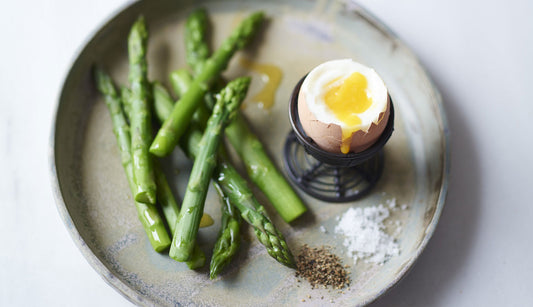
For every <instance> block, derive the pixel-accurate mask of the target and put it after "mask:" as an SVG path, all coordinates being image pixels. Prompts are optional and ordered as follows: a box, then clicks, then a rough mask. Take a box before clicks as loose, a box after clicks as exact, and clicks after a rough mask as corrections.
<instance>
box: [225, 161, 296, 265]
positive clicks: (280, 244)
mask: <svg viewBox="0 0 533 307" xmlns="http://www.w3.org/2000/svg"><path fill="white" fill-rule="evenodd" d="M217 172H218V173H220V174H224V176H223V177H222V176H219V178H218V182H219V183H220V186H221V187H222V191H223V192H224V194H225V195H227V196H228V198H229V200H230V201H231V203H232V204H234V205H235V207H237V209H238V210H239V211H240V212H241V216H242V218H243V219H244V220H245V221H246V222H248V223H249V224H250V225H252V227H253V229H254V232H255V235H256V236H257V238H258V239H259V242H261V243H262V244H263V245H264V246H265V247H266V249H267V252H268V254H269V255H270V256H272V257H273V258H274V259H276V260H277V261H278V262H280V263H282V264H284V265H286V266H288V267H290V268H295V267H296V265H295V262H294V258H293V256H292V253H291V251H290V249H289V247H288V246H287V242H285V239H284V237H283V234H281V232H279V231H278V230H277V229H276V227H275V226H274V224H273V223H272V222H271V221H270V219H269V218H268V215H267V213H266V211H265V208H264V207H263V206H261V204H259V202H258V201H257V199H256V198H255V197H254V196H253V194H252V191H251V190H250V189H248V188H247V184H246V181H245V180H244V179H243V178H242V177H241V176H239V174H238V173H237V170H235V168H234V167H233V166H231V165H230V164H229V163H219V164H218V169H217Z"/></svg>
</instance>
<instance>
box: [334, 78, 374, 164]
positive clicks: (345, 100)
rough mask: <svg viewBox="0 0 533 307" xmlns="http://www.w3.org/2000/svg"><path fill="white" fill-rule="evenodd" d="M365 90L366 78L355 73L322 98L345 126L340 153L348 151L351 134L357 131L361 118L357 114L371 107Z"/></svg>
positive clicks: (370, 101)
mask: <svg viewBox="0 0 533 307" xmlns="http://www.w3.org/2000/svg"><path fill="white" fill-rule="evenodd" d="M333 82H335V80H334V81H333ZM367 88H368V81H367V79H366V77H365V76H364V75H363V74H361V73H359V72H355V73H353V74H351V75H350V76H349V77H348V78H346V79H345V80H344V82H343V83H342V84H341V85H339V86H335V87H332V88H331V89H330V90H329V91H328V92H327V93H326V95H325V96H324V101H325V102H326V105H327V106H328V108H329V109H330V110H331V111H332V112H333V114H335V116H336V117H337V118H338V119H339V120H340V121H341V122H343V123H344V124H345V125H343V126H342V143H341V152H342V153H344V154H347V153H348V152H349V151H350V144H351V142H352V133H354V132H355V131H357V130H359V128H358V125H360V124H361V118H359V116H358V114H360V113H363V112H364V111H366V110H367V109H368V108H369V107H370V106H371V105H372V97H370V96H369V95H368V90H367Z"/></svg>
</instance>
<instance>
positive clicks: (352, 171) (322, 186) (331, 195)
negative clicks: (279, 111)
mask: <svg viewBox="0 0 533 307" xmlns="http://www.w3.org/2000/svg"><path fill="white" fill-rule="evenodd" d="M304 79H305V76H304V77H303V78H302V79H301V80H300V81H299V82H298V83H297V84H296V87H295V88H294V91H293V92H292V95H291V98H290V102H289V119H290V122H291V125H292V131H291V132H289V134H288V136H287V139H286V141H285V147H284V151H283V154H284V162H285V168H286V169H287V171H288V173H289V176H290V178H291V180H292V181H293V182H294V183H295V184H296V185H297V186H298V187H299V188H300V189H302V190H303V191H304V192H306V193H307V194H309V195H311V196H313V197H315V198H317V199H320V200H323V201H327V202H335V203H341V202H348V201H354V200H357V199H360V198H362V197H363V196H365V195H366V194H368V193H369V192H370V190H372V188H373V187H374V186H375V185H376V184H377V182H378V180H379V178H380V177H381V174H382V173H383V164H384V153H383V146H385V143H387V141H388V140H389V138H390V136H391V135H392V131H393V130H394V107H393V105H392V100H391V101H390V115H389V119H388V122H387V126H386V127H385V129H384V130H383V133H382V134H381V135H380V137H379V139H378V140H377V141H376V143H374V144H373V145H372V146H371V147H369V148H368V149H366V150H364V151H362V152H358V153H348V154H336V153H331V152H327V151H325V150H323V149H321V148H320V147H318V145H317V144H316V143H315V142H314V141H313V140H312V139H311V138H310V137H308V136H307V134H305V132H304V130H303V127H302V124H301V122H300V117H299V115H298V94H299V92H300V88H301V86H302V83H303V81H304ZM389 99H390V97H389Z"/></svg>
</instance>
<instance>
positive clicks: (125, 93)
mask: <svg viewBox="0 0 533 307" xmlns="http://www.w3.org/2000/svg"><path fill="white" fill-rule="evenodd" d="M120 97H121V98H122V109H123V110H124V114H125V115H126V119H127V120H128V121H129V120H130V118H131V91H130V89H129V88H127V87H126V86H122V87H121V88H120Z"/></svg>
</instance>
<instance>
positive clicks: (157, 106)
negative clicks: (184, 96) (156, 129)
mask: <svg viewBox="0 0 533 307" xmlns="http://www.w3.org/2000/svg"><path fill="white" fill-rule="evenodd" d="M152 97H154V114H155V115H156V117H157V118H162V117H163V115H164V114H170V113H171V112H172V108H173V107H174V105H173V104H165V103H163V104H162V103H161V101H167V100H170V101H172V97H171V96H170V94H169V93H168V91H167V90H166V89H165V87H164V86H163V85H162V84H161V83H159V82H157V81H155V82H153V83H152ZM160 112H162V113H161V114H160Z"/></svg>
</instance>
